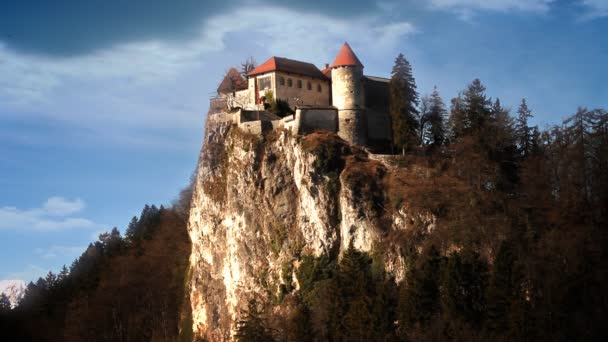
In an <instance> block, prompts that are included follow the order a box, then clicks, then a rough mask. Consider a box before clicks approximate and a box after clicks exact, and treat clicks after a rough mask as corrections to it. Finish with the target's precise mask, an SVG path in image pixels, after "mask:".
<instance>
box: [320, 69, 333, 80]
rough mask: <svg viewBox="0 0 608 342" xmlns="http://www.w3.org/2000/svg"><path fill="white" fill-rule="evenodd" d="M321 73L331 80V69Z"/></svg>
mask: <svg viewBox="0 0 608 342" xmlns="http://www.w3.org/2000/svg"><path fill="white" fill-rule="evenodd" d="M321 72H322V73H323V75H325V77H327V78H331V68H329V67H327V68H325V69H323V70H321Z"/></svg>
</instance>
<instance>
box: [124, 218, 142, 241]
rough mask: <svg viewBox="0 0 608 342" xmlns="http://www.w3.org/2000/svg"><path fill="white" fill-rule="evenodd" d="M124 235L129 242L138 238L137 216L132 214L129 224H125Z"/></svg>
mask: <svg viewBox="0 0 608 342" xmlns="http://www.w3.org/2000/svg"><path fill="white" fill-rule="evenodd" d="M125 237H126V238H127V239H128V240H129V241H130V242H133V241H135V240H138V239H139V238H140V233H139V220H137V216H133V218H132V219H131V222H129V225H128V226H127V230H126V231H125Z"/></svg>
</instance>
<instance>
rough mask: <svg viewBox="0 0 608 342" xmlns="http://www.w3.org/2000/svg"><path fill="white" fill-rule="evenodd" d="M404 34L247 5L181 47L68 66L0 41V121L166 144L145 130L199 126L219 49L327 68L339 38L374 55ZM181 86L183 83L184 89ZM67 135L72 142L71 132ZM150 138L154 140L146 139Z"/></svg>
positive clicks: (125, 49) (110, 54)
mask: <svg viewBox="0 0 608 342" xmlns="http://www.w3.org/2000/svg"><path fill="white" fill-rule="evenodd" d="M412 32H414V27H413V26H412V25H411V24H410V23H408V22H389V23H386V22H385V20H383V19H382V18H380V17H372V16H370V17H367V18H363V19H361V20H357V21H351V20H348V19H336V18H331V17H328V16H325V15H320V14H312V13H302V12H300V11H292V10H289V9H284V8H277V7H267V8H259V7H251V8H243V9H239V10H236V11H233V12H231V13H229V14H225V15H218V16H215V17H212V18H210V19H208V20H207V21H206V22H205V23H203V24H201V28H200V30H199V31H198V33H197V34H196V36H195V37H194V38H193V39H191V40H189V41H179V42H163V41H154V40H151V41H141V42H132V43H129V44H122V45H117V46H114V47H111V48H108V49H106V50H103V51H99V52H95V53H92V54H90V55H85V56H77V57H71V58H63V59H57V58H50V57H43V56H33V55H25V54H21V53H18V52H15V51H13V50H11V49H9V48H8V47H7V46H3V45H2V43H1V42H0V75H2V77H1V79H0V113H3V114H0V115H13V116H14V117H15V118H18V119H20V120H21V119H23V117H24V116H25V115H29V116H34V117H35V118H36V119H38V118H40V117H42V118H43V119H51V120H60V121H62V122H68V123H70V124H74V125H77V126H81V127H84V128H87V129H90V130H91V131H92V133H93V134H97V135H99V136H101V135H102V134H103V136H104V143H107V142H108V141H118V143H124V144H129V143H130V142H133V141H135V142H137V141H147V142H148V143H149V142H152V141H157V140H163V141H166V140H167V138H166V137H161V136H159V133H158V131H157V132H152V133H151V132H146V131H145V130H146V129H149V130H155V129H156V130H162V132H167V131H168V130H170V129H175V128H177V129H191V128H192V127H199V126H202V122H203V120H202V115H201V114H202V113H201V112H203V111H204V110H205V106H206V103H207V97H208V92H209V91H213V90H214V89H213V88H212V89H201V88H202V86H201V84H205V85H206V86H207V87H209V84H210V82H211V81H209V77H210V75H208V74H204V73H203V71H202V70H201V66H203V65H205V63H208V62H209V61H210V60H213V58H215V59H220V58H221V57H218V55H219V54H218V53H220V52H221V53H222V54H223V55H224V56H225V55H227V54H228V55H229V54H230V53H234V52H231V51H226V49H227V47H228V46H231V47H235V46H236V47H239V46H241V45H246V44H249V45H251V44H254V45H255V44H259V48H260V49H259V50H258V51H257V52H259V51H268V52H270V53H271V54H277V55H285V56H286V57H289V56H291V57H293V58H299V59H302V60H308V61H311V62H314V63H316V64H317V65H320V64H321V63H323V62H331V60H329V59H331V58H333V57H334V54H335V53H336V52H337V50H338V49H339V47H340V44H341V43H342V42H343V41H344V40H345V39H348V40H349V42H350V43H351V45H353V46H354V47H357V46H361V47H365V48H366V51H369V53H370V54H378V55H380V54H382V53H383V52H384V51H386V49H389V48H391V47H394V46H395V45H396V44H397V43H398V42H399V41H400V39H401V38H402V37H403V36H405V35H408V34H411V33H412ZM235 37H238V38H235ZM235 39H236V40H235ZM252 41H253V42H254V43H251V42H252ZM242 57H243V58H245V57H247V56H242ZM214 62H215V60H214ZM229 66H230V65H217V66H205V70H206V71H207V72H209V71H211V72H215V73H217V74H218V75H219V74H220V73H221V71H222V70H224V69H225V68H227V67H229ZM210 69H212V70H210ZM192 74H197V75H198V74H200V77H198V78H195V77H192V76H190V75H192ZM211 77H212V78H215V77H217V76H216V75H211ZM184 79H186V81H185V82H190V83H187V84H185V83H184V81H183V80H184ZM204 82H206V83H204ZM176 83H177V84H176ZM193 88H195V89H194V90H195V91H193V90H192V89H193ZM184 93H187V94H188V95H185V94H184ZM192 93H194V94H196V95H190V94H192ZM2 109H5V110H2ZM9 113H11V114H9ZM134 128H137V129H141V131H140V132H136V131H135V129H134ZM72 131H73V132H75V133H73V134H78V133H77V131H78V130H76V129H74V130H72ZM125 132H129V134H126V135H125ZM134 132H135V133H134ZM153 134H156V136H155V137H154V138H155V139H149V137H150V136H151V135H153ZM134 135H135V136H134ZM138 135H141V136H143V137H148V139H146V138H144V139H142V138H140V137H139V136H138ZM163 138H164V139H163Z"/></svg>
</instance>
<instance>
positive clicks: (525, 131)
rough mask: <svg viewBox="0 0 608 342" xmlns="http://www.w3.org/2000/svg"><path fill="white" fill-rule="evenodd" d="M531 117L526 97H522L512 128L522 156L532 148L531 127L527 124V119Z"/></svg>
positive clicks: (526, 154) (527, 153)
mask: <svg viewBox="0 0 608 342" xmlns="http://www.w3.org/2000/svg"><path fill="white" fill-rule="evenodd" d="M532 117H533V115H532V111H531V110H530V108H528V104H527V103H526V99H522V100H521V104H520V105H519V108H518V109H517V118H516V119H515V127H514V130H515V138H516V140H517V148H518V152H519V153H520V155H522V156H524V157H526V156H528V155H529V154H530V151H531V149H532V128H531V127H529V126H528V120H529V119H530V118H532Z"/></svg>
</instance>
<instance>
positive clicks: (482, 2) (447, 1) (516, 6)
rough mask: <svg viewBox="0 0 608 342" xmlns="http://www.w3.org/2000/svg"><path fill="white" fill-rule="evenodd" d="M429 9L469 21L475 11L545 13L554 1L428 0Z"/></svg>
mask: <svg viewBox="0 0 608 342" xmlns="http://www.w3.org/2000/svg"><path fill="white" fill-rule="evenodd" d="M428 2H429V4H430V6H431V8H433V9H440V10H451V11H454V12H456V13H458V14H459V16H460V17H461V18H462V19H465V20H468V19H470V18H471V17H472V16H473V14H474V13H475V12H476V11H494V12H508V11H521V12H538V13H543V12H547V11H548V10H549V8H550V5H551V4H552V3H554V2H555V0H428Z"/></svg>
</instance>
